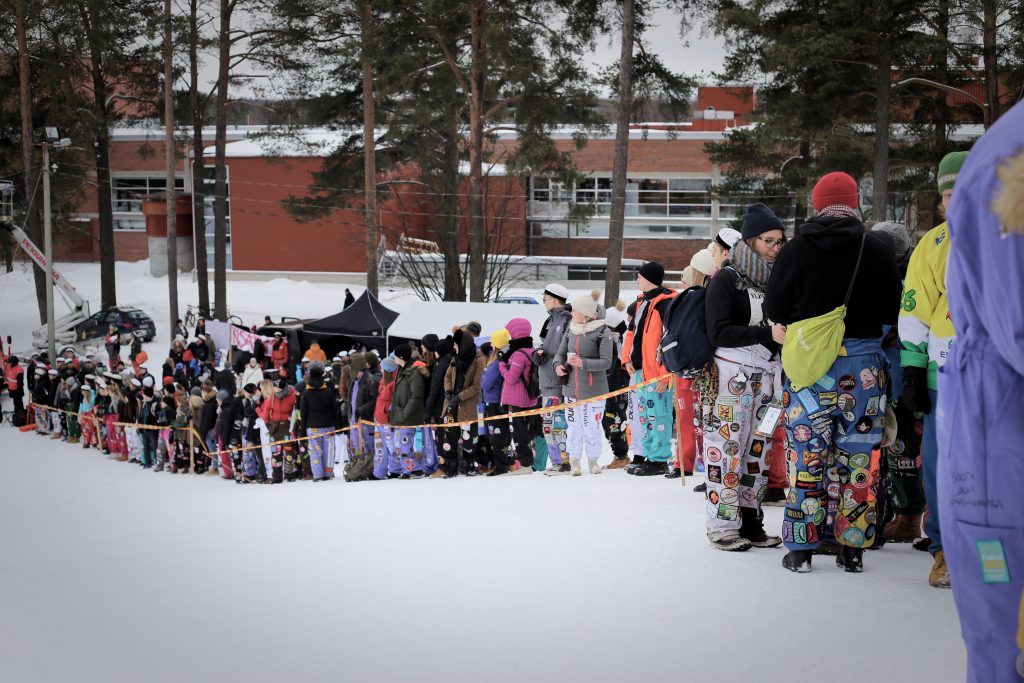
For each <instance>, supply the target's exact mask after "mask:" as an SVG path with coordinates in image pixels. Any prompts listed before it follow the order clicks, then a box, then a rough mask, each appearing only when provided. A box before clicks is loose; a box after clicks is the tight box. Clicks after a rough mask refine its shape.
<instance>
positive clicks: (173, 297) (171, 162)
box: [164, 0, 178, 338]
mask: <svg viewBox="0 0 1024 683" xmlns="http://www.w3.org/2000/svg"><path fill="white" fill-rule="evenodd" d="M175 149H176V143H175V140H174V21H173V15H172V13H171V0H164V164H165V166H166V174H165V176H164V177H165V179H166V183H167V184H166V188H167V191H166V194H165V197H166V199H167V299H168V303H169V304H170V309H169V311H168V324H167V329H168V331H169V332H170V333H171V337H172V338H173V336H174V335H173V330H174V329H175V325H176V324H177V322H178V221H177V218H178V216H177V213H178V200H177V193H176V192H175V187H174V176H175V169H176V163H175V156H176V155H175Z"/></svg>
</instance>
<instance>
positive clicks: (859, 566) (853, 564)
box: [836, 545, 864, 574]
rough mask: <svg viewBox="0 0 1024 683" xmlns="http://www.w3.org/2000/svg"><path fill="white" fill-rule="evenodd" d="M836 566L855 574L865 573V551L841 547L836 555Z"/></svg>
mask: <svg viewBox="0 0 1024 683" xmlns="http://www.w3.org/2000/svg"><path fill="white" fill-rule="evenodd" d="M836 566H837V567H841V568H842V569H844V570H845V571H848V572H851V573H855V574H859V573H860V572H862V571H864V549H863V548H851V547H849V546H845V545H844V546H840V547H839V552H838V553H837V554H836Z"/></svg>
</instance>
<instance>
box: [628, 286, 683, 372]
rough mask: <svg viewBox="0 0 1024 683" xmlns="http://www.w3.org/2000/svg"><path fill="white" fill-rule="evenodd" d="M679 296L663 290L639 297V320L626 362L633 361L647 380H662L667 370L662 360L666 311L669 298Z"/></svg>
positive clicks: (635, 325) (662, 288)
mask: <svg viewBox="0 0 1024 683" xmlns="http://www.w3.org/2000/svg"><path fill="white" fill-rule="evenodd" d="M675 295H676V291H675V290H674V289H667V288H665V287H659V288H657V289H652V290H651V291H649V292H645V293H643V294H641V295H640V296H638V297H637V304H636V306H637V308H636V319H635V320H634V321H633V322H634V325H633V334H632V335H628V337H627V338H628V341H629V345H628V346H626V347H624V348H623V349H622V357H623V363H626V362H631V363H632V364H633V367H634V368H636V369H637V370H640V371H642V373H643V378H644V380H649V379H654V378H656V377H661V376H662V375H664V374H665V373H666V372H668V371H667V370H665V366H663V365H662V364H661V363H660V362H659V361H658V348H659V346H661V335H662V331H663V322H662V317H661V315H662V312H663V311H664V308H665V306H666V305H668V301H669V299H671V298H672V297H674V296H675Z"/></svg>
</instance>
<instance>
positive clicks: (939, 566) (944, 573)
mask: <svg viewBox="0 0 1024 683" xmlns="http://www.w3.org/2000/svg"><path fill="white" fill-rule="evenodd" d="M928 584H929V585H931V586H934V587H936V588H949V587H950V586H949V567H947V566H946V553H945V551H943V550H940V551H939V552H937V553H935V564H933V565H932V570H931V571H930V572H928Z"/></svg>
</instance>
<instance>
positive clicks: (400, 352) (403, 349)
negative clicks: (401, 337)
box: [393, 344, 412, 363]
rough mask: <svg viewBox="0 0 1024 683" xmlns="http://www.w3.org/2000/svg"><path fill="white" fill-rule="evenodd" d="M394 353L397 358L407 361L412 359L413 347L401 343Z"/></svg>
mask: <svg viewBox="0 0 1024 683" xmlns="http://www.w3.org/2000/svg"><path fill="white" fill-rule="evenodd" d="M393 353H394V354H395V358H401V359H402V360H403V361H404V362H406V363H408V362H409V361H411V360H412V349H410V348H409V345H408V344H399V345H398V348H396V349H395V350H394V352H393Z"/></svg>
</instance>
